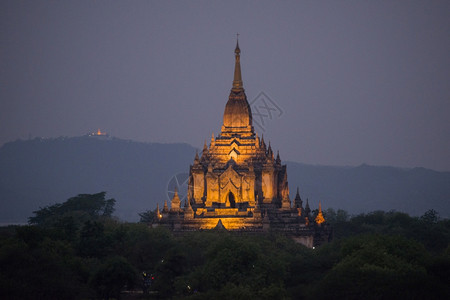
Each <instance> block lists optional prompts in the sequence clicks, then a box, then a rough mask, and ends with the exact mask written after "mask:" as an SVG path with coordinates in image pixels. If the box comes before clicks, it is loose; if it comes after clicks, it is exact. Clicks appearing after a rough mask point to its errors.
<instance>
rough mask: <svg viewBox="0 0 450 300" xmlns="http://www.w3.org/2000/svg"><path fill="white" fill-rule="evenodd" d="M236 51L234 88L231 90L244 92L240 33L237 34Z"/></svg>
mask: <svg viewBox="0 0 450 300" xmlns="http://www.w3.org/2000/svg"><path fill="white" fill-rule="evenodd" d="M234 53H235V60H236V61H235V65H234V79H233V88H232V89H231V91H233V92H243V91H244V86H243V84H242V75H241V59H240V54H241V49H239V34H237V39H236V49H235V50H234Z"/></svg>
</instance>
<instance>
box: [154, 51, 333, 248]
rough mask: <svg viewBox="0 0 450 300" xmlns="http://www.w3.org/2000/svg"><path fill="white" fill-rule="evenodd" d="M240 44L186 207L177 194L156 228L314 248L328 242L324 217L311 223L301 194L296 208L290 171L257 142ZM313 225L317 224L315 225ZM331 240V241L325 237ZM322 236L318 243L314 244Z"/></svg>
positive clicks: (197, 162)
mask: <svg viewBox="0 0 450 300" xmlns="http://www.w3.org/2000/svg"><path fill="white" fill-rule="evenodd" d="M240 53H241V51H240V49H239V43H237V45H236V49H235V71H234V80H233V86H232V89H231V91H230V95H229V97H228V101H227V103H226V105H225V111H224V115H223V124H222V128H221V132H220V133H219V134H218V135H217V136H216V137H214V134H213V135H212V137H211V142H210V144H209V146H208V145H207V144H206V142H205V145H204V147H203V151H202V153H201V155H200V156H199V154H198V153H196V155H195V158H194V162H193V164H192V165H191V166H190V169H189V184H188V191H187V203H186V206H185V207H184V208H181V205H180V199H179V196H178V193H177V192H175V195H174V197H173V199H172V203H171V209H170V210H169V209H168V206H167V203H164V208H163V211H162V213H160V212H159V209H158V212H157V218H156V221H155V223H154V224H153V225H154V226H157V225H162V226H166V227H169V228H171V229H172V230H178V231H183V230H200V229H213V228H216V227H217V226H218V224H219V225H220V227H221V228H222V227H223V228H225V229H227V230H231V231H233V230H237V231H251V232H257V231H265V230H268V229H273V230H280V231H283V232H286V233H288V234H289V235H292V236H293V237H294V238H295V239H296V240H297V241H299V242H301V243H303V244H305V245H307V246H310V247H312V245H313V244H314V243H318V241H319V240H324V239H327V238H329V232H328V231H326V230H325V231H324V228H326V226H325V225H323V226H320V230H319V231H320V232H319V231H318V230H317V228H319V226H318V225H319V224H322V223H324V222H325V219H324V218H323V215H322V211H321V209H320V211H319V212H320V215H318V216H317V217H316V218H315V219H314V218H313V217H311V216H310V215H309V214H310V209H309V204H308V202H307V204H306V205H307V208H305V210H304V209H303V207H302V205H303V202H302V200H301V198H300V195H299V191H298V189H297V195H296V197H295V200H294V205H292V203H291V200H290V196H289V185H288V179H287V168H286V165H283V164H282V163H281V159H280V155H279V153H277V156H276V158H274V153H273V150H272V147H271V145H270V143H269V146H266V143H265V141H264V138H261V139H260V138H259V137H258V135H257V133H256V132H255V130H254V128H253V124H252V111H251V107H250V105H249V103H248V101H247V96H246V94H245V90H244V87H243V82H242V74H241V66H240ZM311 220H315V221H316V222H315V223H313V222H312V221H311ZM327 234H328V235H327ZM318 235H320V236H321V237H320V238H319V239H317V238H315V237H317V236H318Z"/></svg>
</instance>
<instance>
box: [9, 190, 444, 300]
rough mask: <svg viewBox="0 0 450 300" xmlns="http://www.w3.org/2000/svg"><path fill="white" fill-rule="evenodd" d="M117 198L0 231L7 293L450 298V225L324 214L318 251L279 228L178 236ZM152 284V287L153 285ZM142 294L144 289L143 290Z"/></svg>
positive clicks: (432, 218) (91, 200)
mask: <svg viewBox="0 0 450 300" xmlns="http://www.w3.org/2000/svg"><path fill="white" fill-rule="evenodd" d="M115 202H116V201H115V200H114V199H106V193H104V192H102V193H98V194H83V195H78V196H76V197H73V198H70V199H68V200H67V201H66V202H64V203H61V204H55V205H51V206H47V207H44V208H41V209H39V210H37V211H35V212H34V215H33V216H32V217H30V218H29V223H30V224H29V225H27V226H8V227H2V228H0V298H1V299H158V298H160V299H167V298H172V299H212V298H214V299H331V298H332V299H392V298H394V297H395V298H398V297H403V298H408V299H423V298H430V297H431V298H436V297H437V298H444V297H446V296H448V295H449V292H450V290H449V287H448V282H450V247H449V242H450V221H449V220H448V219H441V218H439V215H438V213H437V212H436V211H434V210H429V211H427V212H425V213H424V214H423V215H422V216H420V217H412V216H409V215H408V214H405V213H401V212H395V211H391V212H384V211H375V212H371V213H366V214H359V215H354V216H350V215H349V214H348V213H347V212H345V211H343V210H337V211H335V210H333V209H328V210H326V211H324V215H325V218H326V220H327V222H329V223H330V225H331V226H332V227H333V235H334V238H333V241H332V242H330V243H327V244H324V245H322V246H320V247H317V248H316V249H309V248H306V247H304V246H302V245H299V244H296V243H294V242H293V241H292V240H291V239H290V238H288V237H286V236H283V235H281V234H279V233H276V232H268V233H267V234H265V235H259V236H253V235H252V236H242V235H235V234H231V233H229V232H227V231H221V230H218V231H214V230H212V231H203V232H192V233H187V234H184V235H180V236H174V235H173V234H172V233H171V232H170V231H167V230H165V229H164V228H150V227H149V226H148V224H147V222H148V221H149V220H151V217H152V212H144V213H142V214H140V215H141V221H143V222H139V223H125V222H121V221H120V220H118V219H116V218H114V216H113V212H114V205H115ZM143 291H145V293H143ZM138 292H139V293H138Z"/></svg>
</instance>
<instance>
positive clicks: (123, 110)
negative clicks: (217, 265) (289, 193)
mask: <svg viewBox="0 0 450 300" xmlns="http://www.w3.org/2000/svg"><path fill="white" fill-rule="evenodd" d="M236 33H239V34H240V35H239V45H240V49H241V67H242V77H243V82H244V88H245V91H246V94H247V97H248V100H249V102H252V103H253V104H252V107H256V109H259V113H260V114H261V115H265V116H264V117H261V116H259V117H255V116H254V120H256V121H258V122H259V124H260V125H261V121H263V122H264V125H263V126H255V129H256V130H257V132H258V134H259V135H260V136H261V135H262V134H264V138H265V140H266V142H268V141H269V140H270V142H271V144H272V147H273V149H274V150H275V151H276V150H280V155H281V159H282V160H284V161H285V160H291V161H297V162H302V163H308V164H320V165H346V166H356V165H360V164H362V163H367V164H370V165H392V166H399V167H426V168H431V169H435V170H440V171H450V122H449V119H450V117H449V116H450V1H448V0H447V1H392V0H390V1H280V2H279V1H271V2H267V1H226V2H225V1H224V2H218V1H189V2H188V1H36V0H34V1H18V0H14V1H5V0H3V1H1V2H0V41H1V42H0V146H1V145H3V144H4V143H6V142H9V141H14V140H16V139H18V138H21V139H28V138H30V137H31V138H34V137H59V136H81V135H84V134H86V133H88V132H93V131H96V130H97V129H101V130H102V131H106V132H108V133H109V134H111V135H112V136H115V137H119V138H123V139H131V140H136V141H143V142H163V143H175V142H185V143H189V144H191V145H193V146H195V147H198V148H201V147H202V146H203V143H204V140H205V139H207V140H208V142H209V140H210V138H211V134H212V133H213V132H214V134H215V135H216V136H217V134H218V133H219V131H220V128H221V125H222V117H223V111H224V108H225V104H226V102H227V100H228V95H229V91H230V89H231V85H232V81H233V68H234V48H235V44H236ZM261 92H263V93H264V95H266V96H264V95H263V96H262V97H259V98H257V99H255V98H256V97H257V96H258V95H259V94H260V93H261ZM264 101H265V103H266V104H267V106H266V108H267V107H269V108H270V109H273V110H270V111H267V110H266V109H265V108H264V105H263V104H264ZM254 112H255V108H254ZM269 112H270V113H272V115H271V116H268V115H269V114H268V113H269ZM261 118H262V119H261ZM187 167H188V166H186V168H187Z"/></svg>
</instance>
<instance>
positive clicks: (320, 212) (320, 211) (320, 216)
mask: <svg viewBox="0 0 450 300" xmlns="http://www.w3.org/2000/svg"><path fill="white" fill-rule="evenodd" d="M315 221H316V223H317V224H318V225H320V224H322V223H323V222H325V218H324V217H323V214H322V205H321V203H320V201H319V213H318V214H317V217H316V219H315Z"/></svg>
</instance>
